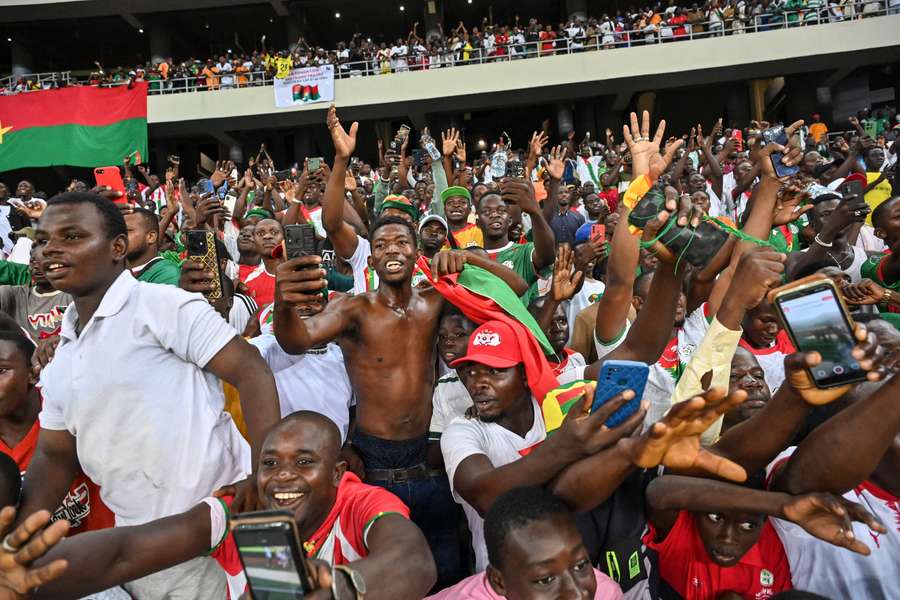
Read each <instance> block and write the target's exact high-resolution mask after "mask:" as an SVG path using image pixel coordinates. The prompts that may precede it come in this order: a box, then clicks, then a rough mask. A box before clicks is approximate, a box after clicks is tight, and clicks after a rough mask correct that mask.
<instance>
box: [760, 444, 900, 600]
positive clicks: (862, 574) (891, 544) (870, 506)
mask: <svg viewBox="0 0 900 600" xmlns="http://www.w3.org/2000/svg"><path fill="white" fill-rule="evenodd" d="M796 449H797V448H796V447H791V448H788V449H787V450H785V451H784V452H782V453H781V454H780V455H778V457H777V458H776V459H775V460H774V461H773V462H772V464H770V465H769V467H768V469H767V471H766V474H767V475H768V476H771V475H772V472H773V470H774V469H776V468H777V467H780V466H781V465H782V464H783V463H784V462H786V461H787V459H788V458H790V456H791V455H793V453H794V451H795V450H796ZM844 498H845V499H846V500H849V501H851V502H856V503H857V504H861V505H862V507H863V508H865V509H866V510H868V511H869V512H870V513H872V514H873V515H875V518H877V519H878V520H879V521H881V522H882V523H883V524H884V526H885V527H886V528H887V533H884V534H878V533H874V532H872V531H870V530H869V528H868V527H866V526H865V525H864V524H863V523H857V522H856V521H854V522H853V535H854V536H856V539H858V540H859V541H861V542H863V543H864V544H865V545H867V546H868V547H869V550H871V554H869V556H863V555H861V554H856V553H855V552H850V551H849V550H847V549H845V548H840V547H838V546H834V545H832V544H829V543H828V542H825V541H822V540H820V539H818V538H815V537H813V536H811V535H809V534H808V533H806V532H805V531H804V530H803V528H802V527H800V526H799V525H795V524H794V523H790V522H788V521H782V520H780V519H771V522H772V525H774V527H775V531H776V532H777V533H778V537H779V538H780V539H781V543H782V545H784V552H785V554H787V558H788V563H789V564H790V567H791V581H792V583H793V584H794V587H795V588H797V589H801V590H806V591H808V592H815V593H817V594H822V595H824V596H827V597H828V598H853V600H886V599H888V598H891V599H893V598H900V499H898V498H896V497H894V496H892V495H891V494H890V493H888V492H887V491H886V490H883V489H882V488H880V487H878V486H877V485H875V484H874V483H872V482H871V481H864V482H862V483H861V484H860V485H859V486H857V487H856V488H855V489H852V490H850V491H849V492H847V493H846V494H844Z"/></svg>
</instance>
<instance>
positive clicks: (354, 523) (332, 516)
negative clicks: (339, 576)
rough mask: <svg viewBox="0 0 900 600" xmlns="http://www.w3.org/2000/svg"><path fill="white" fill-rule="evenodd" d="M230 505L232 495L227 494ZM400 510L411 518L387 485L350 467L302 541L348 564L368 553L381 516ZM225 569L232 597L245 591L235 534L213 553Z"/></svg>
mask: <svg viewBox="0 0 900 600" xmlns="http://www.w3.org/2000/svg"><path fill="white" fill-rule="evenodd" d="M224 500H225V503H226V504H228V506H229V507H230V506H231V502H232V501H233V500H234V498H233V497H231V496H229V497H226V498H224ZM389 514H399V515H402V516H403V517H404V518H406V519H408V518H409V509H408V508H407V507H406V505H405V504H403V502H402V501H401V500H400V499H399V498H397V496H395V495H393V494H392V493H390V492H389V491H387V490H385V489H384V488H380V487H377V486H374V485H367V484H365V483H363V482H362V481H360V480H359V477H357V476H356V475H354V474H353V473H351V472H349V471H347V472H346V473H344V476H343V478H341V483H340V485H339V486H338V491H337V498H336V499H335V501H334V506H332V507H331V511H330V512H329V513H328V516H327V517H325V520H324V521H322V524H321V525H320V526H319V528H318V529H317V530H316V532H315V533H314V534H313V535H312V537H310V538H309V539H308V540H307V541H305V542H303V550H304V551H305V552H306V554H307V556H310V557H312V558H318V559H319V560H324V561H325V562H327V563H329V564H331V565H346V564H348V563H351V562H353V561H356V560H359V559H361V558H365V557H366V556H368V555H369V550H368V546H367V544H366V536H367V535H368V534H369V529H371V527H372V525H373V524H374V523H375V521H377V520H378V519H380V518H381V517H383V516H385V515H389ZM211 556H212V557H213V558H215V559H216V560H217V561H218V562H219V565H221V567H222V568H223V569H225V573H226V574H227V576H228V592H229V596H230V597H231V598H237V597H239V596H240V595H241V594H242V593H244V591H245V588H246V585H247V578H246V576H245V575H244V571H243V569H242V568H241V559H240V556H239V555H238V551H237V545H236V544H235V543H234V537H233V536H232V535H230V534H229V535H228V537H226V538H225V541H224V542H222V545H221V546H219V547H218V548H217V549H216V550H215V552H213V553H212V555H211Z"/></svg>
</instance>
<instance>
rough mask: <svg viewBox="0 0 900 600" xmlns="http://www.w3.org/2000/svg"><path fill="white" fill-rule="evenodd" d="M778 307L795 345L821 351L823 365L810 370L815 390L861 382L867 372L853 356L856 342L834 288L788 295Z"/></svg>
mask: <svg viewBox="0 0 900 600" xmlns="http://www.w3.org/2000/svg"><path fill="white" fill-rule="evenodd" d="M777 303H778V308H779V311H780V312H781V315H782V318H783V320H784V326H785V328H786V329H787V330H788V333H789V334H790V336H791V339H792V340H793V341H794V345H796V346H797V349H798V350H800V351H802V352H813V351H815V352H818V353H819V354H821V355H822V362H821V363H820V364H818V365H816V366H815V367H813V368H811V369H810V375H812V378H813V381H814V382H815V384H816V387H820V388H827V387H832V386H837V385H843V384H845V383H850V382H853V381H862V380H864V379H865V378H866V373H865V371H863V370H862V369H860V368H859V363H858V362H856V359H854V358H853V356H852V355H851V351H852V350H853V346H855V345H856V341H855V340H854V338H853V328H852V326H851V325H850V321H849V320H848V318H847V316H846V315H845V313H844V310H843V307H842V306H841V304H840V302H839V300H838V298H837V295H836V292H835V289H834V287H833V286H831V285H829V284H827V283H823V284H821V285H818V286H815V287H812V288H806V289H804V290H798V291H797V292H796V294H791V293H788V294H785V295H783V296H780V297H779V298H778V299H777Z"/></svg>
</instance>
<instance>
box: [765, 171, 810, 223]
mask: <svg viewBox="0 0 900 600" xmlns="http://www.w3.org/2000/svg"><path fill="white" fill-rule="evenodd" d="M809 198H810V193H809V191H808V190H807V189H806V186H804V185H802V184H801V183H799V182H798V181H795V180H790V181H788V183H787V184H785V185H783V186H782V187H781V189H779V190H778V198H777V200H776V203H775V208H774V212H773V214H772V225H773V226H774V227H779V226H781V225H787V224H788V223H793V222H794V221H796V220H797V219H799V218H800V216H801V215H803V214H805V213H807V212H809V211H811V210H812V209H813V205H812V204H808V205H806V206H803V203H804V202H805V201H806V200H808V199H809Z"/></svg>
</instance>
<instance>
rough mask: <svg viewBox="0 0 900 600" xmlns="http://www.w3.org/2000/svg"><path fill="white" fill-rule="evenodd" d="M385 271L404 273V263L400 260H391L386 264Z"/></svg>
mask: <svg viewBox="0 0 900 600" xmlns="http://www.w3.org/2000/svg"><path fill="white" fill-rule="evenodd" d="M384 270H385V271H387V272H388V273H400V272H401V271H403V263H402V262H400V261H399V260H389V261H387V262H386V263H384Z"/></svg>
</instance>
